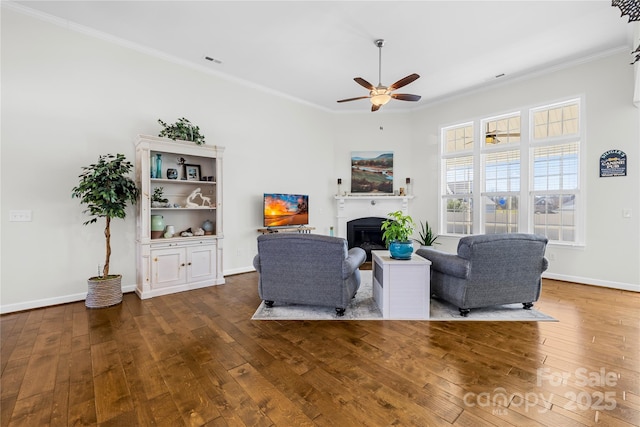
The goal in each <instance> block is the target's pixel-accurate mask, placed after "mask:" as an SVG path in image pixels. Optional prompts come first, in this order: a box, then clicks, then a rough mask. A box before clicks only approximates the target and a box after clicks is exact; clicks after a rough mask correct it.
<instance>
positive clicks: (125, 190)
mask: <svg viewBox="0 0 640 427" xmlns="http://www.w3.org/2000/svg"><path fill="white" fill-rule="evenodd" d="M132 168H133V165H132V164H131V163H130V162H128V161H127V160H126V158H125V156H124V154H116V155H113V154H106V155H101V156H100V157H99V159H98V162H97V163H94V164H91V165H89V166H83V167H82V170H83V172H82V173H81V174H80V175H79V176H78V177H79V178H80V183H79V184H78V186H77V187H74V188H73V189H72V190H71V191H72V193H71V196H72V197H74V198H75V197H77V198H79V199H80V202H81V203H82V204H85V205H87V209H86V210H84V212H85V213H86V214H88V215H90V216H91V217H92V218H91V219H89V220H87V221H86V222H84V224H83V225H87V224H92V223H94V222H97V221H98V218H104V219H105V228H104V237H105V241H106V242H105V243H106V258H105V261H104V267H103V268H102V273H100V272H98V276H95V277H91V278H89V279H88V281H87V282H88V283H87V284H88V287H89V291H88V293H87V299H86V300H85V305H86V306H87V307H89V308H100V307H108V306H111V305H116V304H119V303H120V302H122V286H121V280H122V276H121V275H116V274H113V275H111V274H109V259H110V257H111V219H112V218H122V219H124V218H125V217H126V207H127V204H128V203H129V202H131V203H136V201H137V199H138V194H139V190H138V187H137V186H136V184H135V182H134V181H133V180H132V179H131V178H130V177H129V176H128V175H129V173H130V172H131V169H132Z"/></svg>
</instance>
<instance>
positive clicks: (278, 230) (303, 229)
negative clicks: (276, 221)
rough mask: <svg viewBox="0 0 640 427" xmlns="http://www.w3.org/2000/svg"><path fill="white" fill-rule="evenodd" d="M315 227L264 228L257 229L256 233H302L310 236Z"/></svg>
mask: <svg viewBox="0 0 640 427" xmlns="http://www.w3.org/2000/svg"><path fill="white" fill-rule="evenodd" d="M315 229H316V228H315V227H307V226H306V225H300V226H291V227H266V228H258V232H260V233H262V234H271V233H304V234H310V233H311V230H315Z"/></svg>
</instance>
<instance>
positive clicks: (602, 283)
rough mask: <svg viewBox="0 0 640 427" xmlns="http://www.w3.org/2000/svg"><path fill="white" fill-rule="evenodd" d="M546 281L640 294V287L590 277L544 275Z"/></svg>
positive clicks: (547, 273)
mask: <svg viewBox="0 0 640 427" xmlns="http://www.w3.org/2000/svg"><path fill="white" fill-rule="evenodd" d="M542 277H543V278H545V279H553V280H562V281H563V282H573V283H580V284H582V285H591V286H600V287H603V288H611V289H620V290H622V291H631V292H640V285H637V284H632V283H623V282H612V281H607V280H597V279H590V278H588V277H579V276H569V275H566V274H556V273H549V272H546V273H543V274H542Z"/></svg>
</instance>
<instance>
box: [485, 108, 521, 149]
mask: <svg viewBox="0 0 640 427" xmlns="http://www.w3.org/2000/svg"><path fill="white" fill-rule="evenodd" d="M519 141H520V116H519V115H517V116H511V117H503V118H501V119H496V120H490V121H487V122H486V124H485V132H484V142H485V144H487V145H489V144H490V145H495V144H508V143H510V142H519Z"/></svg>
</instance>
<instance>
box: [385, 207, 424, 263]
mask: <svg viewBox="0 0 640 427" xmlns="http://www.w3.org/2000/svg"><path fill="white" fill-rule="evenodd" d="M380 229H381V230H382V240H383V241H384V242H385V244H386V245H387V247H388V248H389V253H390V254H391V258H394V259H411V254H412V253H413V243H412V242H411V239H410V236H411V235H412V234H413V230H414V229H415V223H414V222H413V219H412V218H411V217H410V216H409V215H404V214H403V213H402V211H395V212H391V213H390V214H389V218H387V219H386V220H384V221H383V222H382V225H381V227H380Z"/></svg>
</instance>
